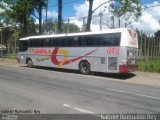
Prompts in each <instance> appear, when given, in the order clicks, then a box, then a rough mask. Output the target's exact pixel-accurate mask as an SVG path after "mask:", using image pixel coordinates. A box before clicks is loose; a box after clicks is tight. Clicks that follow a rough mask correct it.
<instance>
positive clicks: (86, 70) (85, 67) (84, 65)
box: [80, 61, 91, 75]
mask: <svg viewBox="0 0 160 120" xmlns="http://www.w3.org/2000/svg"><path fill="white" fill-rule="evenodd" d="M90 72H91V66H90V64H89V63H88V62H87V61H82V62H81V63H80V73H82V74H84V75H88V74H90Z"/></svg>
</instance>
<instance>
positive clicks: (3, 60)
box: [0, 58, 19, 67]
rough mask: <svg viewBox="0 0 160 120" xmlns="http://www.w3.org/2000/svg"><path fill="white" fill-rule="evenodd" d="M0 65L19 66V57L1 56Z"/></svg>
mask: <svg viewBox="0 0 160 120" xmlns="http://www.w3.org/2000/svg"><path fill="white" fill-rule="evenodd" d="M0 65H8V66H16V67H18V66H19V64H18V61H17V59H9V58H0Z"/></svg>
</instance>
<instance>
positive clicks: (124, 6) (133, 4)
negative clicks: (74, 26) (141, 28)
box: [86, 0, 141, 31]
mask: <svg viewBox="0 0 160 120" xmlns="http://www.w3.org/2000/svg"><path fill="white" fill-rule="evenodd" d="M87 1H88V2H89V9H88V18H87V25H86V31H90V25H91V20H92V14H93V12H94V11H95V10H97V8H99V7H101V6H102V5H104V4H106V3H108V2H110V1H114V2H115V5H113V6H115V7H113V11H112V12H113V14H114V15H115V16H117V17H120V16H122V15H124V14H126V13H133V15H134V17H135V18H136V19H137V18H139V16H141V6H140V0H109V1H107V2H104V3H102V4H101V5H100V6H98V7H97V8H96V9H95V10H93V1H94V0H87ZM117 3H119V4H117Z"/></svg>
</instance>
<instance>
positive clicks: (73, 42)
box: [72, 37, 80, 47]
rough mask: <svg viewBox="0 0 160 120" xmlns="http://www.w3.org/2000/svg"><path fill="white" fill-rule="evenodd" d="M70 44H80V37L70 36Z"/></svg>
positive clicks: (75, 45)
mask: <svg viewBox="0 0 160 120" xmlns="http://www.w3.org/2000/svg"><path fill="white" fill-rule="evenodd" d="M72 46H73V47H79V46H80V39H79V38H78V37H74V38H72Z"/></svg>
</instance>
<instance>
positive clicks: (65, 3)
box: [49, 0, 79, 8]
mask: <svg viewBox="0 0 160 120" xmlns="http://www.w3.org/2000/svg"><path fill="white" fill-rule="evenodd" d="M77 1H79V0H74V1H70V2H64V3H62V5H67V4H72V3H75V2H77ZM56 6H58V4H55V5H52V6H49V8H51V7H56Z"/></svg>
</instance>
